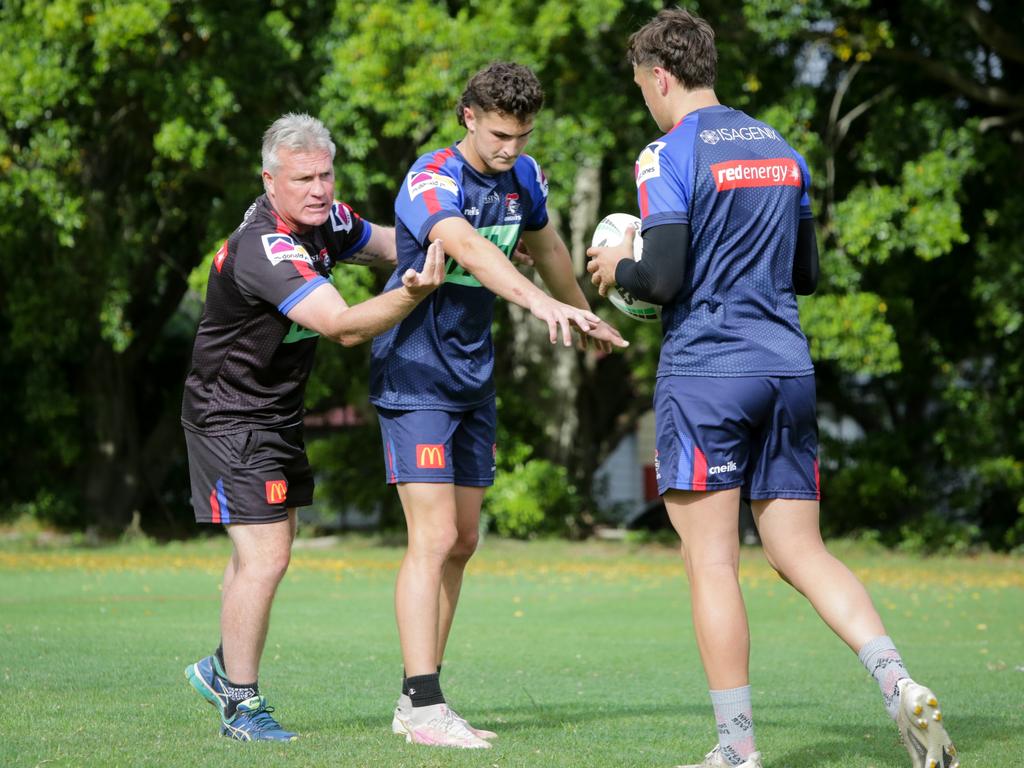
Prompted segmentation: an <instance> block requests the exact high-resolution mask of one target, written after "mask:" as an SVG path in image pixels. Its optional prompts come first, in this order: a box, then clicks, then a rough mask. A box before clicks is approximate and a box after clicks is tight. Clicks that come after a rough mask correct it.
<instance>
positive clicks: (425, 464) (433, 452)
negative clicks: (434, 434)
mask: <svg viewBox="0 0 1024 768" xmlns="http://www.w3.org/2000/svg"><path fill="white" fill-rule="evenodd" d="M416 468H417V469H444V445H443V444H442V445H431V444H429V443H417V444H416Z"/></svg>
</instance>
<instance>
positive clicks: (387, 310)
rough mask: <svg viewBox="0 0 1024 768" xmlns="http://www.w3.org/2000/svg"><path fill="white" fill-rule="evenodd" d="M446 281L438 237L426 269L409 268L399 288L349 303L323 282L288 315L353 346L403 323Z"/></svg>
mask: <svg viewBox="0 0 1024 768" xmlns="http://www.w3.org/2000/svg"><path fill="white" fill-rule="evenodd" d="M443 282H444V248H443V247H442V245H441V242H440V241H439V240H435V241H434V242H433V243H431V244H430V247H429V248H428V249H427V257H426V261H425V262H424V264H423V270H422V271H421V272H416V271H415V270H413V269H409V270H406V272H405V274H404V275H402V286H401V287H400V288H395V289H393V290H391V291H388V292H387V293H382V294H380V295H379V296H374V297H373V298H372V299H368V300H367V301H364V302H361V303H359V304H353V305H352V306H349V305H348V304H346V303H345V300H344V299H343V298H341V294H339V293H338V291H337V290H336V289H335V288H334V286H332V285H321V286H319V287H318V288H315V289H314V290H313V291H312V292H310V294H309V295H308V296H306V297H305V298H304V299H303V300H302V301H300V302H299V303H298V304H296V305H295V306H294V307H292V308H291V309H290V310H288V313H287V316H288V319H289V320H292V321H294V322H296V323H298V324H299V325H301V326H302V327H303V328H308V329H309V330H311V331H316V332H317V333H319V334H320V335H321V336H325V337H327V338H329V339H331V340H332V341H336V342H338V343H339V344H341V345H343V346H346V347H351V346H354V345H356V344H361V343H363V342H364V341H369V340H370V339H372V338H373V337H374V336H377V335H378V334H380V333H383V332H384V331H386V330H387V329H388V328H390V327H391V326H393V325H396V324H397V323H400V322H401V321H402V320H403V319H405V318H406V317H407V316H408V314H409V313H410V312H412V310H413V309H414V308H415V307H416V305H417V304H419V303H420V302H421V301H422V300H423V299H424V298H426V297H427V296H428V295H429V294H430V292H431V291H433V290H434V289H436V288H437V287H438V286H439V285H441V283H443Z"/></svg>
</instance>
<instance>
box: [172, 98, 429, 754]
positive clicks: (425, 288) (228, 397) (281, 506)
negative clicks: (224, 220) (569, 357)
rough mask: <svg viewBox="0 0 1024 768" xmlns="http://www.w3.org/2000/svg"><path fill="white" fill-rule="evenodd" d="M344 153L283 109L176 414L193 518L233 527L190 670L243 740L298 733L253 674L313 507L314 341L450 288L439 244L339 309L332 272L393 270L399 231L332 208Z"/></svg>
mask: <svg viewBox="0 0 1024 768" xmlns="http://www.w3.org/2000/svg"><path fill="white" fill-rule="evenodd" d="M334 154H335V147H334V142H333V141H331V137H330V134H329V132H328V131H327V129H326V128H325V127H324V125H323V123H321V122H320V121H319V120H317V119H316V118H313V117H310V116H309V115H300V114H287V115H284V116H283V117H281V118H280V119H278V120H276V121H275V122H274V123H273V124H272V125H271V126H270V128H269V129H268V130H267V132H266V133H265V134H264V137H263V187H264V190H265V192H264V194H263V195H261V196H260V197H259V198H257V200H256V201H255V202H254V203H253V204H252V205H251V206H250V207H249V209H248V210H247V211H246V213H245V216H244V217H243V218H242V223H241V224H239V226H238V228H237V229H236V230H235V231H234V232H233V233H232V234H231V236H230V237H228V239H227V240H225V241H224V243H223V245H221V247H220V249H219V250H218V251H217V253H216V255H215V257H214V259H213V264H212V265H211V266H210V276H209V284H208V288H207V294H206V306H205V307H204V310H203V315H202V318H201V320H200V321H199V329H198V331H197V333H196V340H195V346H194V348H193V352H192V367H191V370H190V371H189V374H188V377H187V378H186V380H185V393H184V400H183V403H182V414H181V421H182V425H183V426H184V428H185V442H186V445H187V447H188V461H189V474H190V478H191V486H192V506H193V508H194V510H195V516H196V521H197V522H200V523H212V524H215V525H223V526H225V528H226V529H227V532H228V536H229V537H230V539H231V543H232V547H233V551H232V554H231V559H230V560H229V561H228V564H227V567H226V568H225V570H224V580H223V585H222V598H221V617H220V632H221V644H220V646H219V647H218V648H217V650H216V652H215V653H214V654H213V655H211V656H207V657H205V658H203V659H200V660H199V661H197V662H196V663H195V664H191V665H190V666H189V667H188V668H187V669H186V670H185V675H186V677H187V678H188V680H189V682H190V683H191V684H192V686H193V687H194V688H195V689H196V690H197V691H198V692H199V693H200V694H202V695H203V697H204V698H206V699H207V701H209V702H210V703H211V704H213V705H214V706H215V707H216V708H217V710H218V712H219V714H220V719H221V728H220V732H221V734H222V735H224V736H229V737H231V738H235V739H239V740H242V741H291V740H293V739H295V738H296V734H295V733H293V732H291V731H287V730H285V729H284V728H282V727H281V725H280V724H279V723H278V722H277V720H276V719H275V718H274V717H273V716H272V715H271V712H272V711H273V710H272V708H270V707H268V706H267V701H266V698H265V697H264V696H263V695H262V694H261V693H260V688H259V683H258V671H259V663H260V657H261V656H262V654H263V646H264V643H265V641H266V636H267V627H268V624H269V620H270V608H271V603H272V602H273V599H274V594H275V592H276V590H277V585H278V584H279V583H280V581H281V579H282V578H283V577H284V574H285V571H286V570H287V568H288V563H289V560H290V556H291V546H292V541H293V539H294V537H295V526H296V510H297V508H298V507H303V506H309V505H310V504H312V502H313V473H312V471H311V470H310V466H309V461H308V459H307V457H306V450H305V443H304V442H303V434H302V410H303V393H304V390H305V386H306V381H307V380H308V378H309V373H310V370H311V368H312V366H313V356H314V353H315V349H316V342H317V338H318V337H319V336H325V337H327V338H329V339H331V340H332V341H335V342H338V343H340V344H343V345H345V346H351V345H354V344H360V343H362V342H365V341H368V340H370V339H372V338H373V337H374V336H376V335H377V334H379V333H381V332H382V331H385V330H387V329H388V328H390V327H391V326H393V325H395V324H396V323H398V322H400V321H401V320H402V319H403V318H405V317H406V316H407V315H408V314H409V313H410V312H411V311H412V310H413V308H414V307H416V305H417V304H419V303H420V302H421V301H422V300H423V299H424V298H425V297H426V296H427V295H428V294H430V292H431V291H433V290H434V289H435V288H437V287H438V286H439V285H440V284H441V283H442V282H443V280H444V251H443V249H442V247H441V244H440V241H435V242H434V243H432V244H431V246H430V249H429V251H428V253H427V255H426V258H425V259H424V261H423V263H422V266H421V267H419V270H420V271H417V270H416V269H411V268H410V269H408V270H406V271H405V273H404V274H403V275H402V280H401V284H400V285H398V286H397V287H395V288H394V289H393V290H389V291H387V292H386V293H383V294H381V295H380V296H376V297H374V298H372V299H369V300H368V301H364V302H362V303H360V304H354V305H351V306H350V305H348V304H347V303H346V302H345V300H344V299H343V298H342V297H341V295H340V294H339V293H338V291H337V290H336V289H335V287H334V286H333V285H332V284H331V270H332V268H333V267H334V266H335V265H337V264H339V263H342V262H345V263H356V264H384V265H387V264H394V263H395V233H394V229H393V228H390V227H382V226H377V225H375V224H371V223H370V222H369V221H366V220H364V219H362V218H360V217H359V216H358V215H357V214H356V213H355V212H354V211H353V210H352V208H351V207H349V206H348V205H347V204H346V203H343V202H340V201H338V200H335V199H334V167H333V164H334Z"/></svg>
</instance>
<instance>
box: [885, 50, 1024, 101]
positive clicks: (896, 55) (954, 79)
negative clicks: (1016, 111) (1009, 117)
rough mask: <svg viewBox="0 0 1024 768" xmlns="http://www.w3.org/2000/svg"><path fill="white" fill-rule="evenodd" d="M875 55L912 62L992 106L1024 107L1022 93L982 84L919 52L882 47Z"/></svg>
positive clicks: (928, 73) (947, 83) (933, 75)
mask: <svg viewBox="0 0 1024 768" xmlns="http://www.w3.org/2000/svg"><path fill="white" fill-rule="evenodd" d="M876 55H877V56H878V57H879V58H886V59H891V60H893V61H902V62H906V63H909V64H913V65H915V66H917V67H919V68H920V69H921V70H923V71H924V73H925V74H927V75H928V76H929V77H931V78H933V79H935V80H938V81H940V82H943V83H945V84H946V85H949V86H952V87H953V88H955V89H956V90H957V91H959V92H960V93H961V94H963V95H964V96H966V97H968V98H969V99H972V100H973V101H979V102H981V103H983V104H989V105H991V106H993V107H1007V108H1008V107H1024V95H1018V94H1014V93H1010V92H1009V91H1007V90H1006V89H1005V88H997V87H996V86H992V85H982V84H981V83H978V82H976V81H974V80H971V79H970V78H969V77H966V76H964V75H962V74H961V73H960V72H958V71H957V70H955V69H954V68H953V67H951V66H949V65H947V64H943V63H941V62H938V61H935V60H933V59H929V58H927V57H925V56H922V55H921V54H919V53H914V52H911V51H904V50H901V49H898V48H883V49H880V50H879V51H878V52H877V54H876Z"/></svg>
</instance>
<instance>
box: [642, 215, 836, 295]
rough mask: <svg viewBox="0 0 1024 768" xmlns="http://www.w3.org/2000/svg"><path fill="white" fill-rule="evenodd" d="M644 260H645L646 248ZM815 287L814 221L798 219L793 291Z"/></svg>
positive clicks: (804, 291)
mask: <svg viewBox="0 0 1024 768" xmlns="http://www.w3.org/2000/svg"><path fill="white" fill-rule="evenodd" d="M645 243H646V240H645ZM644 258H647V249H646V248H644ZM817 287H818V238H817V237H816V236H815V233H814V219H800V226H799V229H797V233H796V254H795V255H794V257H793V290H794V291H796V293H797V295H799V296H809V295H811V294H812V293H814V290H815V288H817Z"/></svg>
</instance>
